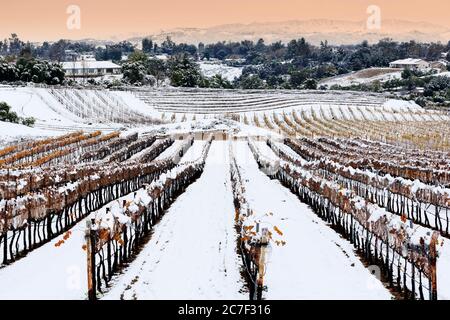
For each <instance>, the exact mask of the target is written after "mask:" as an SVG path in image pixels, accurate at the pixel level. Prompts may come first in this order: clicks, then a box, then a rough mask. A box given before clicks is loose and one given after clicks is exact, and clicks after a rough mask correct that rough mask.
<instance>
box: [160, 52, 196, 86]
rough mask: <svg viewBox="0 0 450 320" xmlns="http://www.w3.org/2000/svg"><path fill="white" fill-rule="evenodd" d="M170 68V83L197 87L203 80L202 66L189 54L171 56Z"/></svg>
mask: <svg viewBox="0 0 450 320" xmlns="http://www.w3.org/2000/svg"><path fill="white" fill-rule="evenodd" d="M168 70H169V78H170V83H171V84H172V85H173V86H175V87H197V86H199V85H200V83H201V81H202V80H203V79H202V78H203V77H202V75H201V73H200V67H199V66H198V64H196V63H195V62H194V61H192V60H191V59H190V58H189V56H188V55H187V54H181V55H177V56H173V57H171V58H170V59H169V60H168Z"/></svg>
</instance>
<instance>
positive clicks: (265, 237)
mask: <svg viewBox="0 0 450 320" xmlns="http://www.w3.org/2000/svg"><path fill="white" fill-rule="evenodd" d="M257 229H259V224H258V225H257ZM261 233H262V236H261V242H260V246H259V250H260V251H259V257H258V279H257V280H256V284H257V288H256V299H257V300H262V292H263V288H264V274H265V272H266V270H265V267H266V250H267V245H268V244H269V230H267V228H263V229H262V230H261Z"/></svg>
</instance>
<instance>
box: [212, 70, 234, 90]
mask: <svg viewBox="0 0 450 320" xmlns="http://www.w3.org/2000/svg"><path fill="white" fill-rule="evenodd" d="M209 87H210V88H223V89H231V88H233V85H232V84H231V82H230V81H228V80H227V79H225V78H224V77H223V76H222V75H220V74H216V75H214V76H212V77H211V78H210V79H209Z"/></svg>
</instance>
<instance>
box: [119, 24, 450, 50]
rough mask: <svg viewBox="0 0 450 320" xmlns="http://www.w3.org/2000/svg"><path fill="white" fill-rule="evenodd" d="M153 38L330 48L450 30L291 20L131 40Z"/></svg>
mask: <svg viewBox="0 0 450 320" xmlns="http://www.w3.org/2000/svg"><path fill="white" fill-rule="evenodd" d="M144 37H149V38H151V39H153V40H154V41H156V42H158V43H161V42H162V41H164V40H165V39H166V37H170V38H171V39H172V40H173V41H175V42H177V43H179V42H184V43H192V44H197V43H199V42H203V43H213V42H218V41H241V40H253V41H257V40H258V39H260V38H263V39H264V40H265V42H266V43H272V42H275V41H282V42H288V41H290V40H292V39H297V38H300V37H304V38H305V39H306V40H307V41H309V42H310V43H313V44H319V43H320V42H321V41H324V40H327V41H328V43H330V44H344V45H345V44H355V43H359V42H361V41H363V40H367V41H369V43H373V42H377V41H379V40H380V39H383V38H391V39H393V40H397V41H409V40H415V41H418V42H430V41H440V42H443V43H447V42H448V41H450V28H448V27H443V26H440V25H435V24H431V23H427V22H411V21H404V20H392V19H391V20H382V23H381V28H380V29H377V30H371V29H368V28H367V27H366V22H365V21H341V20H326V19H315V20H291V21H281V22H267V23H262V22H255V23H249V24H226V25H218V26H213V27H206V28H175V29H168V30H161V31H159V32H155V33H153V34H147V35H143V36H139V37H133V38H130V39H128V40H130V41H132V42H140V40H142V38H144Z"/></svg>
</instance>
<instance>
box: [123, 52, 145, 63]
mask: <svg viewBox="0 0 450 320" xmlns="http://www.w3.org/2000/svg"><path fill="white" fill-rule="evenodd" d="M128 61H129V62H139V61H140V62H143V63H144V64H145V63H147V62H148V57H147V55H146V54H145V53H144V52H143V51H139V50H136V51H134V52H132V53H131V54H130V55H129V56H128Z"/></svg>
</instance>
